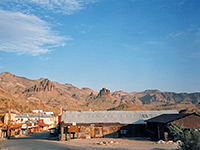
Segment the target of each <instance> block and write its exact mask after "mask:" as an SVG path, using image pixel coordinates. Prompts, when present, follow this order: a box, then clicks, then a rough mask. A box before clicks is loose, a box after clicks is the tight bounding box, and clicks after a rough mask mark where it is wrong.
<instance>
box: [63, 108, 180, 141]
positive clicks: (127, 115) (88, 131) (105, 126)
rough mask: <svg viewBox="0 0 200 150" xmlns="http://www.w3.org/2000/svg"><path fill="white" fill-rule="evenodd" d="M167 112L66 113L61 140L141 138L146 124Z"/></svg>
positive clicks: (172, 111) (174, 112) (170, 112)
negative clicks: (147, 121)
mask: <svg viewBox="0 0 200 150" xmlns="http://www.w3.org/2000/svg"><path fill="white" fill-rule="evenodd" d="M161 114H178V112H177V111H176V110H165V111H64V112H63V114H62V118H61V123H60V126H61V127H60V130H61V133H65V134H66V135H62V134H61V138H62V139H63V137H64V136H66V137H65V138H67V139H70V138H95V137H138V136H139V137H141V136H147V135H146V122H145V120H148V119H150V118H153V117H156V116H159V115H161Z"/></svg>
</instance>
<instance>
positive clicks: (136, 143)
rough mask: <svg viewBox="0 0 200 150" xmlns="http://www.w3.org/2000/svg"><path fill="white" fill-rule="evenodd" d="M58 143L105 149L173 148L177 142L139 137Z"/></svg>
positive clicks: (144, 149)
mask: <svg viewBox="0 0 200 150" xmlns="http://www.w3.org/2000/svg"><path fill="white" fill-rule="evenodd" d="M59 143H62V144H65V145H69V146H78V147H83V148H85V149H106V150H175V149H177V146H178V145H177V144H176V143H174V144H157V143H156V142H152V141H149V140H145V139H143V140H141V139H133V138H130V139H113V138H95V139H73V140H69V141H61V142H60V141H59Z"/></svg>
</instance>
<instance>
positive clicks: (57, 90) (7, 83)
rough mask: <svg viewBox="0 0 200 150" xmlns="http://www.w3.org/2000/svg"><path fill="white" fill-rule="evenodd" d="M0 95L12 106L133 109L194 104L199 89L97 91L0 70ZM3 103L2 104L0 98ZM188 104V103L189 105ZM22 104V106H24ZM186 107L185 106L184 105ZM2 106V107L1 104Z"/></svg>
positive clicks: (18, 108) (167, 107) (30, 107)
mask: <svg viewBox="0 0 200 150" xmlns="http://www.w3.org/2000/svg"><path fill="white" fill-rule="evenodd" d="M0 87H1V92H0V98H2V99H5V97H6V99H12V100H13V102H14V103H16V106H13V107H16V110H17V111H23V110H26V111H27V110H29V109H37V108H38V105H39V103H40V104H41V108H42V109H46V110H48V111H56V110H57V109H59V108H60V107H63V109H65V110H107V109H114V110H115V109H116V110H135V109H136V108H137V109H141V110H145V109H154V108H155V109H160V108H163V109H172V108H173V109H174V108H176V107H177V109H178V108H179V106H180V105H181V107H183V105H185V106H188V107H189V106H194V105H197V104H199V103H200V93H190V94H187V93H174V92H161V91H159V90H145V91H143V92H132V93H126V92H123V91H116V92H111V91H110V90H108V89H106V88H103V89H101V90H100V91H99V92H96V91H93V90H92V89H89V88H77V87H75V86H73V85H71V84H60V83H58V82H52V81H50V80H48V79H44V78H41V79H38V80H30V79H27V78H24V77H19V76H15V75H12V74H11V73H9V72H3V73H1V74H0ZM3 104H4V106H5V105H6V103H5V102H3ZM189 104H190V105H189ZM25 107H26V108H25ZM184 108H187V107H184ZM1 109H5V107H3V105H2V107H1Z"/></svg>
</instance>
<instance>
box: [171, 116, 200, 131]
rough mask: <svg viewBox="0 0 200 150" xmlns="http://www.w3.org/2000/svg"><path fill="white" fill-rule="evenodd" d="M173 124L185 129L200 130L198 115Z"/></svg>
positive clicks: (199, 117)
mask: <svg viewBox="0 0 200 150" xmlns="http://www.w3.org/2000/svg"><path fill="white" fill-rule="evenodd" d="M173 123H176V124H178V125H179V126H181V127H183V128H189V129H192V130H194V129H200V116H197V115H190V116H186V117H184V118H181V119H179V120H176V121H174V122H173Z"/></svg>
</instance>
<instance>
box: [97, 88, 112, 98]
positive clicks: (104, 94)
mask: <svg viewBox="0 0 200 150" xmlns="http://www.w3.org/2000/svg"><path fill="white" fill-rule="evenodd" d="M101 96H110V90H108V89H106V88H102V89H101V90H100V92H99V94H98V95H97V97H101Z"/></svg>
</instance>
